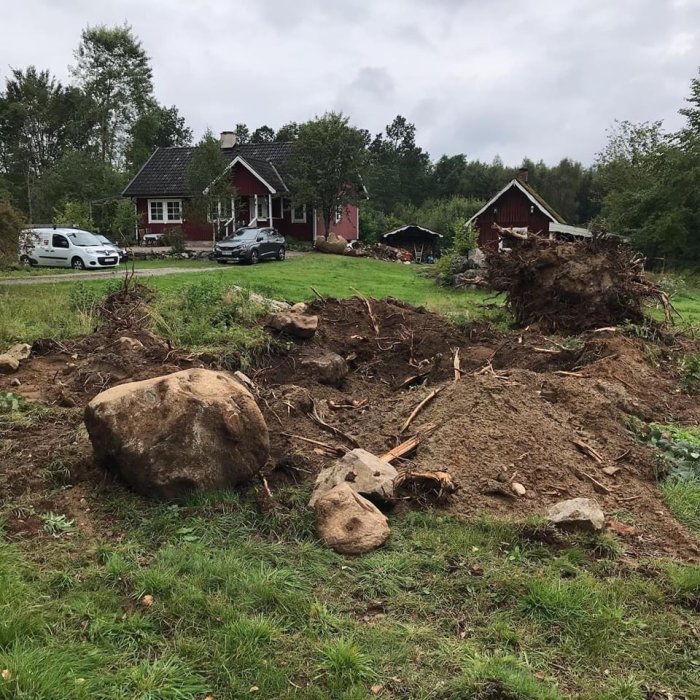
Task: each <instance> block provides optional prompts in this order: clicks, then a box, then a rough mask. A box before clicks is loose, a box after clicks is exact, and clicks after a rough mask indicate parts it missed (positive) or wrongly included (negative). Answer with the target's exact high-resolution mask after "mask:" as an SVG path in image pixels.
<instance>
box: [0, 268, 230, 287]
mask: <svg viewBox="0 0 700 700" xmlns="http://www.w3.org/2000/svg"><path fill="white" fill-rule="evenodd" d="M222 269H223V266H221V267H219V266H218V265H215V266H214V267H152V268H147V269H143V270H139V269H136V270H135V271H134V274H135V275H136V277H163V276H165V275H177V274H182V273H188V274H189V273H190V272H213V271H214V270H222ZM123 275H124V268H118V269H115V270H99V271H95V272H73V273H63V274H57V275H42V276H41V277H4V278H3V277H0V284H3V285H15V284H46V283H47V282H50V283H54V282H74V281H75V280H87V281H90V280H102V279H108V278H112V277H121V276H123Z"/></svg>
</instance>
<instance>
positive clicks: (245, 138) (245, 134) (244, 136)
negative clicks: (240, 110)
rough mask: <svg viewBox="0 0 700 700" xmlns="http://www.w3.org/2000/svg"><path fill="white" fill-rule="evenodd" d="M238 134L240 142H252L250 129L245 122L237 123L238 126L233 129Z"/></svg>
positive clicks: (237, 138)
mask: <svg viewBox="0 0 700 700" xmlns="http://www.w3.org/2000/svg"><path fill="white" fill-rule="evenodd" d="M233 133H234V134H236V140H237V141H238V143H249V142H250V129H249V128H248V127H247V126H246V125H245V124H236V128H235V129H234V130H233Z"/></svg>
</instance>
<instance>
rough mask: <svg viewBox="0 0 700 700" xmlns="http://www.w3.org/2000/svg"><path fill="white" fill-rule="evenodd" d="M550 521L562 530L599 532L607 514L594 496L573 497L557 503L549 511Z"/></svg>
mask: <svg viewBox="0 0 700 700" xmlns="http://www.w3.org/2000/svg"><path fill="white" fill-rule="evenodd" d="M547 518H548V519H549V522H550V523H551V524H552V525H554V526H555V527H558V528H559V529H561V530H571V531H573V530H579V531H582V532H598V531H600V530H602V529H603V526H604V525H605V515H604V514H603V510H602V509H601V507H600V506H599V505H598V502H597V501H595V500H594V499H592V498H571V499H569V500H567V501H559V503H555V504H554V505H553V506H552V507H551V508H550V509H549V511H548V513H547Z"/></svg>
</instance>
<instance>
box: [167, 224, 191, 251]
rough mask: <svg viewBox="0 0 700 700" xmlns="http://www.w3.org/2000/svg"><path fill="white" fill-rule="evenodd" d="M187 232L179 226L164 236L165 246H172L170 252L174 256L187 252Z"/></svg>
mask: <svg viewBox="0 0 700 700" xmlns="http://www.w3.org/2000/svg"><path fill="white" fill-rule="evenodd" d="M186 241H187V239H186V238H185V232H184V231H183V230H182V228H180V227H179V226H177V227H175V228H173V229H171V230H170V231H168V232H167V233H166V234H165V236H164V242H165V245H169V246H170V252H171V253H174V254H178V253H184V252H185V243H186Z"/></svg>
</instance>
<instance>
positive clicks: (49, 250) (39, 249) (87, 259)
mask: <svg viewBox="0 0 700 700" xmlns="http://www.w3.org/2000/svg"><path fill="white" fill-rule="evenodd" d="M19 248H20V250H19V259H20V261H21V262H22V263H23V264H24V265H31V266H36V265H41V266H45V267H72V268H73V269H75V270H87V269H90V268H99V267H115V266H116V265H118V264H119V252H118V251H117V250H116V249H115V248H114V247H113V246H111V245H107V244H105V243H102V242H101V241H100V240H99V238H97V237H96V236H95V235H94V234H92V233H90V232H89V231H81V230H80V229H77V228H32V229H27V230H25V231H23V232H22V235H21V236H20V242H19Z"/></svg>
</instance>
